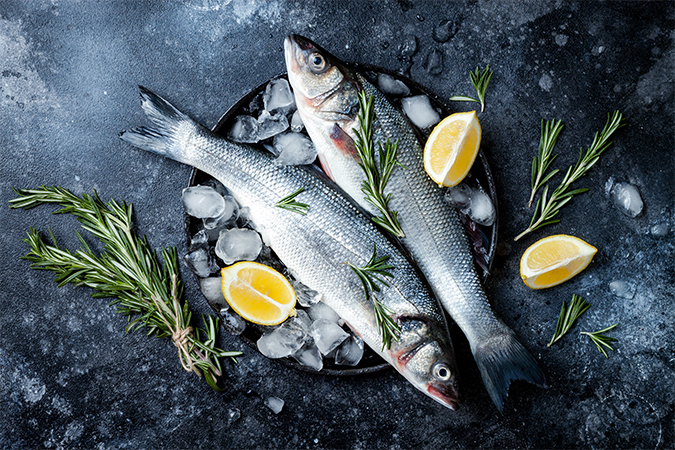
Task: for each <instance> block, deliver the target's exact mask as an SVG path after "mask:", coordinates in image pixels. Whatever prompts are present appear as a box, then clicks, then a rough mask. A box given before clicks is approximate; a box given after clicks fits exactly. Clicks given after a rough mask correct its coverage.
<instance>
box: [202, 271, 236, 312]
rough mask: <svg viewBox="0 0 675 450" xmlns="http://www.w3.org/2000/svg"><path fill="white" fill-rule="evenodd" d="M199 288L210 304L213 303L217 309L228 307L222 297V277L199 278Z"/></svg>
mask: <svg viewBox="0 0 675 450" xmlns="http://www.w3.org/2000/svg"><path fill="white" fill-rule="evenodd" d="M199 289H200V290H201V291H202V294H204V297H205V298H206V300H208V302H209V304H210V305H215V306H217V307H218V309H221V310H222V309H228V308H229V305H228V303H227V301H225V297H223V279H222V277H211V278H202V279H200V280H199Z"/></svg>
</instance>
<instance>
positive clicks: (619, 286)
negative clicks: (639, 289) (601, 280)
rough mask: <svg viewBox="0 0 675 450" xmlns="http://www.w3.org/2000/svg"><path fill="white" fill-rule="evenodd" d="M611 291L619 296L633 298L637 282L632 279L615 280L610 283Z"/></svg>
mask: <svg viewBox="0 0 675 450" xmlns="http://www.w3.org/2000/svg"><path fill="white" fill-rule="evenodd" d="M609 290H610V292H611V293H612V294H613V295H615V296H617V297H619V298H627V299H632V298H633V297H635V291H636V287H635V283H633V282H632V281H630V280H615V281H612V282H611V283H609Z"/></svg>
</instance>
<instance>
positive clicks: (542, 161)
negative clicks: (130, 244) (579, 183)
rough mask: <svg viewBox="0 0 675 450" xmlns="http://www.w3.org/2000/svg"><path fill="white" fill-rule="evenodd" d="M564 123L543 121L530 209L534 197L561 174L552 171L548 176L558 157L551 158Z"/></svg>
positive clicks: (533, 175) (533, 172)
mask: <svg viewBox="0 0 675 450" xmlns="http://www.w3.org/2000/svg"><path fill="white" fill-rule="evenodd" d="M562 128H563V126H562V123H561V121H560V120H558V121H557V122H556V121H555V119H553V122H549V121H548V120H547V121H546V122H544V120H543V119H542V121H541V138H540V139H539V153H538V155H537V156H535V157H534V159H533V160H532V193H531V194H530V201H529V203H528V204H527V206H528V208H529V207H531V206H532V202H533V201H534V196H535V194H536V193H537V191H538V190H539V189H540V188H541V187H542V186H543V185H544V184H546V183H547V182H548V180H550V179H551V177H553V176H554V175H555V174H557V173H558V172H559V170H558V169H555V170H552V171H551V172H549V173H548V174H547V173H546V171H547V170H548V168H549V166H550V165H551V163H552V162H553V160H554V159H555V158H556V156H557V155H553V156H551V154H552V152H553V147H555V143H556V141H557V140H558V135H559V134H560V131H562Z"/></svg>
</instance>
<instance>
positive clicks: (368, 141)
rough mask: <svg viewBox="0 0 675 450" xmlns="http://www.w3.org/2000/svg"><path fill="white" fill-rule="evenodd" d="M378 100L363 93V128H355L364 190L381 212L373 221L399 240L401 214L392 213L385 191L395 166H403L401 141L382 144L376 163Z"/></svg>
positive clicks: (360, 121) (361, 110)
mask: <svg viewBox="0 0 675 450" xmlns="http://www.w3.org/2000/svg"><path fill="white" fill-rule="evenodd" d="M373 102H374V98H373V96H372V95H371V96H370V97H366V94H365V93H364V92H363V91H361V92H359V129H355V130H354V133H355V134H356V142H355V143H354V144H355V147H356V151H357V153H358V155H359V158H360V159H361V162H360V163H359V166H361V169H363V172H364V174H365V175H366V179H365V180H363V182H362V183H361V191H362V192H363V193H364V194H365V198H366V200H367V201H368V202H369V203H370V204H372V205H373V206H375V207H376V208H377V210H378V211H379V212H380V214H381V216H380V217H374V218H373V221H374V222H375V223H377V224H378V225H380V226H381V227H382V228H384V229H385V230H387V231H389V232H390V233H392V234H393V235H395V236H397V237H405V233H403V229H402V228H401V225H400V224H399V222H398V213H397V212H396V211H390V210H389V200H390V199H391V194H389V195H385V194H384V189H385V187H386V186H387V183H388V182H389V178H390V177H391V173H392V171H393V170H394V166H396V165H400V164H399V163H398V162H397V161H396V153H397V151H398V141H396V142H394V143H391V142H389V139H387V142H386V143H385V144H384V146H383V145H382V143H381V142H378V153H379V155H378V156H379V165H378V164H377V163H376V162H375V145H374V143H373V121H374V120H375V113H374V111H373Z"/></svg>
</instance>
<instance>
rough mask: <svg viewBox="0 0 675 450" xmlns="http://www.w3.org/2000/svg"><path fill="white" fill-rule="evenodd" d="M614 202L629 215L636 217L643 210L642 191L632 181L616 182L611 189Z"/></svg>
mask: <svg viewBox="0 0 675 450" xmlns="http://www.w3.org/2000/svg"><path fill="white" fill-rule="evenodd" d="M610 197H611V199H612V201H613V202H614V204H615V205H616V206H617V207H618V208H619V209H620V210H621V212H623V213H624V214H626V215H627V216H630V217H636V216H637V215H638V214H640V212H642V207H643V203H642V198H641V197H640V192H639V191H638V190H637V188H636V187H635V186H633V185H632V184H630V183H623V182H621V183H616V184H615V185H614V186H613V187H612V190H611V191H610Z"/></svg>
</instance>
